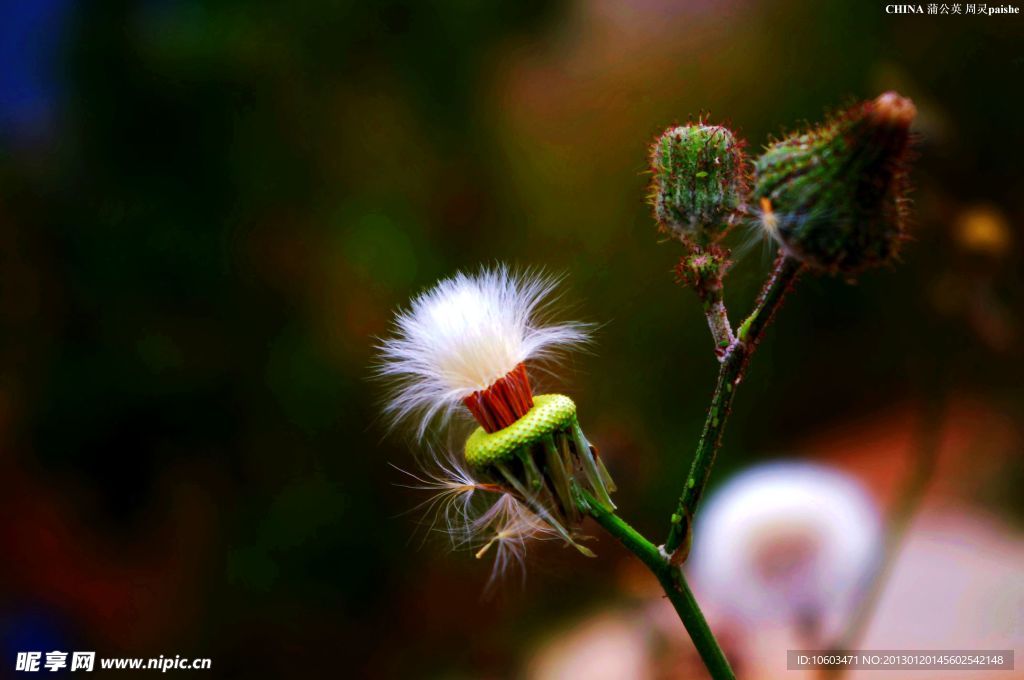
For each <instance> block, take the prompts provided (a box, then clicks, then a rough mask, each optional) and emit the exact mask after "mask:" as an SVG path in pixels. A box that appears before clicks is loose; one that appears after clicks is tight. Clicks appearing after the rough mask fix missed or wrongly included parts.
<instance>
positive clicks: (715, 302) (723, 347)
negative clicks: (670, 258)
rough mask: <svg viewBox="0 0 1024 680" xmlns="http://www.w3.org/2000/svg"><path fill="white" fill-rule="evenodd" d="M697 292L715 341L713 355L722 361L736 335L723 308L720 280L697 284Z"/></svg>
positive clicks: (723, 301)
mask: <svg viewBox="0 0 1024 680" xmlns="http://www.w3.org/2000/svg"><path fill="white" fill-rule="evenodd" d="M697 294H698V295H699V296H700V301H701V304H702V305H703V307H704V316H706V317H707V319H708V329H709V330H710V331H711V337H712V339H714V341H715V356H717V357H718V358H719V361H724V359H725V356H726V353H727V352H728V351H729V348H730V347H732V345H733V343H734V342H736V336H734V335H733V333H732V325H731V324H730V323H729V312H728V310H726V308H725V297H724V292H723V290H722V280H721V278H719V279H718V280H717V281H712V282H709V283H708V284H706V285H702V286H699V287H698V289H697Z"/></svg>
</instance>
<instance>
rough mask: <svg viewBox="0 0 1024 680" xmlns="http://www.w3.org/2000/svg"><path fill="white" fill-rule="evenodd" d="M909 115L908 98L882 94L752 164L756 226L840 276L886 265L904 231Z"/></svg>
mask: <svg viewBox="0 0 1024 680" xmlns="http://www.w3.org/2000/svg"><path fill="white" fill-rule="evenodd" d="M916 113H917V110H916V109H915V108H914V104H913V103H912V102H911V101H910V100H909V99H906V98H904V97H901V96H900V95H898V94H896V93H895V92H886V93H885V94H883V95H881V96H879V97H878V98H877V99H875V100H873V101H869V102H863V103H861V104H858V105H857V106H854V107H853V108H851V109H849V110H847V111H846V112H844V113H842V114H840V115H838V116H836V117H834V118H833V119H832V120H830V121H828V122H826V123H825V124H823V125H821V126H819V127H817V128H814V129H812V130H810V131H809V132H806V133H803V134H798V135H792V136H790V137H787V138H785V139H783V140H781V141H779V142H776V143H774V144H772V145H771V146H769V147H768V149H767V150H766V151H765V152H764V153H763V154H762V155H761V157H760V158H758V159H757V161H755V163H754V167H755V172H756V184H755V187H754V198H755V199H756V200H757V201H759V204H760V209H761V219H762V224H763V225H764V227H765V229H767V230H768V231H769V232H770V233H771V234H772V236H774V237H775V238H776V239H777V240H778V241H779V242H780V244H781V246H782V247H783V249H784V250H785V251H786V252H787V253H788V254H789V255H791V256H793V257H796V258H797V259H799V260H801V261H803V262H804V263H806V264H808V265H810V266H811V267H814V268H817V269H821V270H826V271H830V272H841V273H846V274H854V273H857V272H860V271H862V270H864V269H867V268H869V267H874V266H878V265H881V264H885V263H886V262H890V261H892V260H893V258H894V257H895V256H896V254H897V251H898V249H899V246H900V243H901V241H903V239H904V235H905V229H906V227H905V223H906V203H907V199H906V194H907V190H908V187H907V181H906V162H907V155H908V150H909V146H910V123H911V121H912V120H913V119H914V116H915V115H916Z"/></svg>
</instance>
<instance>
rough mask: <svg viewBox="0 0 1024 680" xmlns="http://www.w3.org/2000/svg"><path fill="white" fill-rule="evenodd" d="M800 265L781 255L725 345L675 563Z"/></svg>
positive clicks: (672, 535) (677, 533) (682, 513)
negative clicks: (757, 355) (759, 350)
mask: <svg viewBox="0 0 1024 680" xmlns="http://www.w3.org/2000/svg"><path fill="white" fill-rule="evenodd" d="M801 269H803V265H802V264H801V263H800V262H799V261H797V260H794V259H793V258H791V257H788V256H785V255H782V254H780V255H779V257H778V259H777V260H776V262H775V268H774V270H773V271H772V274H771V276H770V277H769V278H768V280H767V281H766V282H765V284H764V287H763V288H762V289H761V294H760V295H759V296H758V300H757V304H756V305H755V307H754V311H753V312H751V313H750V316H748V317H747V319H746V321H744V322H743V323H742V324H741V325H740V328H739V331H738V332H737V333H736V337H735V339H734V340H733V342H732V344H731V345H730V346H729V347H728V349H727V350H726V353H725V356H724V358H723V360H722V363H721V366H720V367H719V370H718V381H717V382H716V384H715V391H714V393H713V394H712V396H711V405H710V406H709V407H708V415H707V419H706V420H705V421H704V429H703V431H702V432H701V436H700V440H699V441H698V443H697V451H696V453H695V454H694V457H693V464H692V465H691V467H690V474H689V475H688V476H687V479H686V485H685V487H684V489H683V492H682V494H681V495H680V496H679V504H678V506H677V507H676V511H675V512H674V513H673V514H672V517H671V522H670V525H671V526H670V528H669V534H668V538H667V539H666V540H665V552H666V553H667V554H669V555H670V556H671V559H672V562H673V563H675V564H681V563H682V562H684V561H685V560H686V557H687V554H688V553H689V547H690V538H691V534H692V531H693V517H694V513H696V511H697V506H698V505H699V504H700V501H701V498H702V497H703V495H704V489H705V487H706V486H707V483H708V479H709V478H710V477H711V468H712V466H713V465H714V463H715V455H716V454H717V453H718V449H719V447H720V446H721V444H722V434H723V432H724V431H725V423H726V421H727V420H728V418H729V413H730V412H731V410H732V400H733V399H734V398H735V396H736V388H738V387H739V385H740V382H741V381H742V380H743V372H744V371H745V370H746V367H747V363H748V362H749V361H750V357H751V355H752V354H753V352H754V350H755V349H756V347H757V343H758V342H759V341H760V339H761V336H762V334H763V333H764V330H765V328H767V327H768V324H769V323H770V322H771V320H772V317H773V316H774V315H775V312H776V311H777V310H778V308H779V305H780V304H781V303H782V300H783V299H784V298H785V296H786V293H787V292H788V291H789V289H790V288H791V287H792V285H793V283H794V282H795V281H796V279H797V277H798V276H799V274H800V271H801Z"/></svg>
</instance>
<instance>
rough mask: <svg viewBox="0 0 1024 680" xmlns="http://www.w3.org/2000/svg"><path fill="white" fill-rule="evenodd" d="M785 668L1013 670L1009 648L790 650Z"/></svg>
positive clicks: (798, 669)
mask: <svg viewBox="0 0 1024 680" xmlns="http://www.w3.org/2000/svg"><path fill="white" fill-rule="evenodd" d="M786 668H787V669H788V670H791V671H813V670H823V669H827V668H844V669H847V670H877V671H883V670H885V671H893V670H902V671H910V670H914V671H965V670H989V671H1012V670H1013V650H1012V649H871V650H856V651H852V650H851V651H841V652H836V651H832V652H830V651H824V650H814V649H790V650H788V651H787V652H786Z"/></svg>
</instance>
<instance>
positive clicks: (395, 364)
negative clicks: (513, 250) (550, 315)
mask: <svg viewBox="0 0 1024 680" xmlns="http://www.w3.org/2000/svg"><path fill="white" fill-rule="evenodd" d="M559 281H560V279H559V278H558V277H553V276H550V275H546V274H543V273H539V272H530V271H526V272H521V273H517V272H514V271H511V270H509V268H508V267H506V266H503V265H499V266H495V267H493V268H486V267H485V268H481V269H480V271H479V272H478V273H475V274H469V275H467V274H463V273H457V274H455V275H454V276H452V277H450V278H447V279H443V280H441V281H439V282H438V283H437V284H436V285H435V286H434V287H433V288H431V289H429V290H427V291H426V292H424V293H421V294H420V295H418V296H417V297H416V298H414V299H413V301H412V303H411V305H410V307H409V308H408V309H405V310H401V311H399V312H398V314H397V315H396V317H395V323H394V334H393V337H390V338H387V339H384V340H382V341H381V342H380V344H379V345H378V350H379V352H380V361H379V363H378V365H377V367H376V373H377V375H378V376H379V377H380V378H382V379H384V380H387V381H390V382H391V384H392V387H393V390H392V393H391V395H390V399H389V400H388V402H387V403H386V405H385V413H386V415H388V416H389V417H390V419H391V420H392V422H393V423H396V422H399V421H402V420H406V419H410V420H413V421H415V422H416V434H417V436H418V437H420V438H422V437H423V435H424V434H425V433H426V431H427V429H428V427H430V424H431V423H433V422H434V421H435V420H436V419H438V418H442V419H447V418H449V417H450V416H451V414H452V413H453V412H454V411H455V410H456V409H457V407H458V406H459V404H460V403H461V402H462V400H463V399H465V398H466V397H468V396H470V395H471V394H473V393H474V392H476V391H478V390H484V389H487V388H488V387H489V386H491V385H492V384H493V383H494V382H495V381H496V380H498V379H499V378H502V377H504V376H505V375H507V374H508V373H509V372H510V371H511V370H512V369H514V368H515V367H516V366H517V365H518V364H520V363H522V362H524V361H545V360H549V359H552V358H554V357H556V356H557V355H558V353H559V352H560V351H562V350H565V349H568V348H572V347H575V346H579V345H581V344H584V343H586V342H588V341H589V338H590V335H589V331H590V328H591V326H590V325H589V324H584V323H578V322H560V323H553V322H548V321H547V320H546V319H545V318H544V317H545V316H546V312H548V311H549V308H550V305H551V303H552V302H554V300H555V299H556V298H555V296H554V292H555V289H556V287H557V285H558V283H559Z"/></svg>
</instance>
